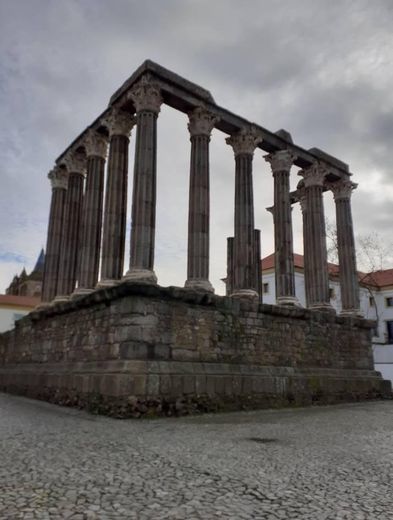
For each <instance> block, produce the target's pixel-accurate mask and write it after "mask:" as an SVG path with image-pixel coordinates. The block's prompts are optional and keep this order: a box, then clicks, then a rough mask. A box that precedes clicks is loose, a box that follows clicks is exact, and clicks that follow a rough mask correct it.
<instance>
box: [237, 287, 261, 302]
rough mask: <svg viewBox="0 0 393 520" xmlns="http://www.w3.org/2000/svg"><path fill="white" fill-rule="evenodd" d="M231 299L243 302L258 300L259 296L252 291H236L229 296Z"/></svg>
mask: <svg viewBox="0 0 393 520" xmlns="http://www.w3.org/2000/svg"><path fill="white" fill-rule="evenodd" d="M231 298H241V299H244V300H258V299H259V294H258V293H257V292H256V291H254V289H236V290H235V291H233V293H232V294H231Z"/></svg>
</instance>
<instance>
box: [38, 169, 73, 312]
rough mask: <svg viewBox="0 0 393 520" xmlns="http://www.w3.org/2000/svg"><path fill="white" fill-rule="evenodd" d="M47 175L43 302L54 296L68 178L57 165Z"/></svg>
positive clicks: (50, 299) (47, 301) (49, 300)
mask: <svg viewBox="0 0 393 520" xmlns="http://www.w3.org/2000/svg"><path fill="white" fill-rule="evenodd" d="M48 177H49V179H50V181H51V184H52V199H51V205H50V212H49V224H48V234H47V242H46V251H45V266H44V276H43V282H42V297H41V299H42V301H43V302H44V303H49V302H51V301H52V300H53V298H54V297H55V296H56V290H57V284H58V276H59V261H60V247H61V239H62V233H63V225H64V207H65V199H66V191H67V180H68V179H67V172H66V171H65V170H62V169H60V168H58V167H56V168H54V169H53V170H52V171H51V172H49V174H48Z"/></svg>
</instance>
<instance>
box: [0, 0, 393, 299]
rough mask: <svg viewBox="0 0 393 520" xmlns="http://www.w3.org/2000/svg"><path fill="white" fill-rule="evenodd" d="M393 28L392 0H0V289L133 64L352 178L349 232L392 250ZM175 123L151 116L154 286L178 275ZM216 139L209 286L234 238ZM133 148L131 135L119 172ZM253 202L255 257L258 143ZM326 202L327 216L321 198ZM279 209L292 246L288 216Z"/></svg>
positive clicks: (33, 249) (39, 240)
mask: <svg viewBox="0 0 393 520" xmlns="http://www.w3.org/2000/svg"><path fill="white" fill-rule="evenodd" d="M392 27H393V2H392V0H386V1H385V0H372V1H370V0H366V1H362V0H356V1H349V0H348V1H346V0H283V1H281V0H255V1H254V0H242V1H241V2H239V1H238V0H214V1H213V0H151V1H149V0H144V1H143V2H142V1H139V0H135V1H134V0H66V1H65V0H0V56H1V58H0V121H1V123H2V124H1V127H0V180H1V184H0V292H4V290H5V288H6V286H7V285H8V284H9V282H10V280H11V278H12V276H13V275H14V274H15V273H19V272H20V271H21V269H22V268H23V266H26V269H27V270H28V271H29V270H31V269H32V267H33V265H34V262H35V260H36V257H37V256H38V253H39V250H40V248H41V247H42V246H45V243H46V228H47V220H48V212H49V203H50V185H49V181H48V179H47V173H48V171H49V170H50V169H51V168H52V166H53V163H54V160H55V159H56V157H57V156H58V155H59V154H60V153H61V152H62V151H63V150H64V149H65V148H66V146H67V145H68V144H69V143H70V142H71V140H73V139H74V137H76V136H77V135H78V134H79V133H80V132H81V131H82V130H83V129H84V128H85V127H86V126H87V125H88V124H89V123H91V122H92V121H93V120H94V119H95V117H96V116H97V115H98V114H99V113H101V111H102V110H103V109H104V108H105V107H106V106H107V104H108V101H109V98H110V96H111V95H112V93H113V92H114V91H115V90H116V89H117V88H118V87H119V86H120V85H121V84H122V83H123V82H124V81H125V80H126V79H127V77H128V76H130V75H131V74H132V72H133V71H134V70H135V69H136V68H137V67H138V66H139V65H140V64H141V63H142V62H143V61H144V60H145V59H146V58H150V59H152V60H153V61H156V62H158V63H159V64H161V65H163V66H164V67H166V68H168V69H170V70H173V71H174V72H177V73H178V74H180V75H182V76H184V77H185V78H187V79H189V80H191V81H193V82H195V83H197V84H200V85H201V86H203V87H205V88H206V89H208V90H210V92H211V93H212V95H213V97H214V99H215V101H216V103H217V104H219V105H221V106H224V107H225V108H228V109H229V110H231V111H232V112H235V113H237V114H239V115H241V116H244V117H246V118H247V119H249V120H251V121H255V122H257V123H258V124H261V125H262V126H264V127H266V128H268V129H269V130H272V131H276V130H278V129H280V128H285V129H287V130H288V131H290V133H291V134H292V138H293V140H294V142H295V143H297V144H298V145H300V146H302V147H304V148H311V147H314V146H315V147H318V148H321V149H323V150H325V151H326V152H328V153H330V154H332V155H335V156H336V157H338V158H339V159H341V160H343V161H344V162H347V163H348V164H349V166H350V170H351V171H352V172H353V173H354V177H353V180H354V181H355V182H358V183H359V188H358V189H357V190H356V191H355V192H354V195H353V215H354V223H355V231H356V234H368V233H375V232H378V233H379V234H380V235H381V237H382V239H383V241H384V242H385V243H387V242H391V241H392V217H393V167H392V165H393V157H392V151H391V150H392V147H393V88H392V85H393V63H392V59H393V31H392ZM186 123H187V120H186V117H185V116H184V115H183V114H179V113H177V112H175V111H173V110H172V109H170V108H168V107H163V108H162V110H161V113H160V116H159V122H158V197H157V236H156V243H157V245H156V272H157V275H158V278H159V283H160V284H161V285H168V284H175V285H183V284H184V281H185V278H186V250H187V210H188V208H187V207H188V175H189V152H190V146H189V138H188V131H187V126H186ZM224 137H225V136H224V135H223V134H221V133H220V132H219V131H215V132H214V133H213V136H212V141H211V219H212V222H211V281H212V283H213V284H214V286H215V288H216V291H217V292H218V293H222V292H223V290H224V286H223V284H222V282H220V281H219V280H220V278H221V277H223V276H224V275H225V271H226V237H227V236H231V235H232V234H233V199H234V159H233V153H232V149H231V148H230V147H228V146H227V145H226V144H225V140H224ZM134 145H135V134H133V136H132V138H131V144H130V155H131V157H130V159H131V163H130V164H131V168H130V179H132V159H133V148H134ZM296 173H297V172H296V169H294V170H293V172H292V179H291V183H292V187H293V188H294V187H295V186H296V183H297V182H298V180H299V177H297V175H296ZM130 186H131V182H130ZM254 198H255V222H256V227H257V228H260V229H261V231H262V249H263V251H262V254H263V256H265V255H267V254H270V253H271V252H272V251H273V225H272V217H271V215H270V214H269V213H267V212H266V210H265V208H266V207H267V206H270V205H271V204H272V200H273V182H272V177H271V172H270V170H269V165H268V164H267V163H266V162H265V161H264V159H263V152H262V151H261V150H258V151H257V152H256V154H255V157H254ZM325 200H326V205H325V207H326V214H327V216H328V217H329V218H330V219H333V218H334V205H333V203H332V196H331V194H326V195H325ZM130 201H131V198H130V197H129V207H130ZM293 216H294V235H295V250H296V251H297V252H300V253H301V252H302V240H301V226H300V210H299V208H295V209H294V211H293ZM128 234H129V233H128ZM127 239H128V240H129V236H128V237H127Z"/></svg>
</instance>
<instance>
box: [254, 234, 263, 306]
mask: <svg viewBox="0 0 393 520" xmlns="http://www.w3.org/2000/svg"><path fill="white" fill-rule="evenodd" d="M254 262H255V287H256V290H257V293H258V297H259V301H260V302H261V303H262V300H263V288H262V266H261V230H260V229H254Z"/></svg>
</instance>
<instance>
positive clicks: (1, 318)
mask: <svg viewBox="0 0 393 520" xmlns="http://www.w3.org/2000/svg"><path fill="white" fill-rule="evenodd" d="M29 312H30V309H29V310H21V309H15V308H8V309H7V308H4V307H0V333H1V332H5V331H6V330H11V329H13V328H14V325H15V321H17V320H19V319H20V318H23V316H26V314H28V313H29Z"/></svg>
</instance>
